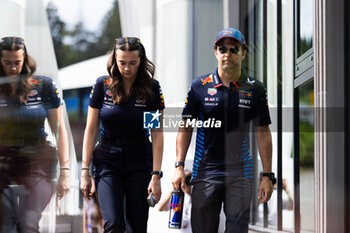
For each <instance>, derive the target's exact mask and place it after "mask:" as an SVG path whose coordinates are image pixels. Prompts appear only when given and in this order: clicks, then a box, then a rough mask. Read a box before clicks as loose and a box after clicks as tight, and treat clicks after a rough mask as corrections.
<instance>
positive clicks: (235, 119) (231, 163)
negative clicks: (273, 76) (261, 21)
mask: <svg viewBox="0 0 350 233" xmlns="http://www.w3.org/2000/svg"><path fill="white" fill-rule="evenodd" d="M214 53H215V56H216V59H217V60H218V67H217V69H216V70H215V71H213V72H212V73H209V74H206V75H204V76H201V77H199V78H197V79H195V80H194V81H193V83H192V85H191V89H190V91H189V92H188V96H187V100H186V105H185V107H184V109H183V113H182V116H183V121H184V124H183V125H184V127H180V128H179V132H178V135H177V140H176V163H175V167H176V171H175V175H174V178H173V187H174V189H179V188H180V186H181V187H183V186H184V185H185V180H184V179H185V176H184V161H185V157H186V153H187V150H188V147H189V145H190V141H191V136H192V131H193V127H192V124H187V123H188V121H191V122H193V119H195V120H197V121H203V122H205V121H208V120H214V119H215V121H220V122H221V124H220V127H217V128H215V127H197V138H196V150H195V157H194V162H193V176H192V184H193V190H192V211H191V223H192V230H193V232H194V233H206V232H208V233H215V232H217V231H218V225H219V215H220V211H221V207H222V204H223V208H224V213H225V216H226V224H225V226H226V229H225V232H230V233H231V232H239V233H242V232H248V223H249V213H250V201H251V198H252V182H253V179H252V178H253V177H254V169H253V160H252V156H251V154H250V151H249V127H250V124H251V122H253V123H254V127H255V130H256V132H257V140H258V148H259V152H260V157H261V161H262V165H263V172H264V178H263V179H262V181H261V184H260V187H259V194H258V199H259V201H260V202H261V203H262V202H267V201H268V200H269V199H270V197H271V193H272V190H273V188H272V181H273V180H274V174H273V173H271V157H272V142H271V132H270V129H269V126H268V125H269V124H270V123H271V120H270V116H269V110H268V104H267V100H266V93H265V87H264V86H263V84H262V83H261V82H259V81H258V80H255V79H254V78H251V77H249V76H247V75H246V74H245V73H244V72H243V70H242V61H243V60H244V58H245V56H246V54H247V49H246V43H245V39H244V36H243V35H242V33H241V32H240V31H239V30H237V29H234V28H228V29H225V30H223V31H221V32H219V33H218V34H217V36H216V41H215V43H214ZM198 125H199V124H197V126H198ZM203 125H204V124H203ZM210 126H213V125H212V124H211V125H210ZM215 126H217V124H216V125H215Z"/></svg>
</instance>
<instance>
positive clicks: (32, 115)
mask: <svg viewBox="0 0 350 233" xmlns="http://www.w3.org/2000/svg"><path fill="white" fill-rule="evenodd" d="M30 84H31V86H32V87H33V88H32V89H31V90H30V92H29V93H28V97H27V101H26V103H21V102H20V101H19V100H18V98H8V97H5V96H0V144H1V145H18V146H29V145H30V146H35V145H36V144H40V143H41V142H42V140H44V139H45V138H46V136H47V134H46V133H45V131H44V121H45V118H46V117H47V115H48V114H47V110H49V109H53V108H58V107H59V106H60V105H61V97H60V95H59V91H58V89H57V87H56V84H55V82H54V81H52V80H51V79H50V78H47V77H45V76H34V77H33V78H32V79H31V83H30Z"/></svg>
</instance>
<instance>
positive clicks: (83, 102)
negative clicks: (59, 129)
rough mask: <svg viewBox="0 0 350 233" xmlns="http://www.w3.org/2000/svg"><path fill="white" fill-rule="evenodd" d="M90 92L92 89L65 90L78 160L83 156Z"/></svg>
mask: <svg viewBox="0 0 350 233" xmlns="http://www.w3.org/2000/svg"><path fill="white" fill-rule="evenodd" d="M90 92H91V87H87V88H80V89H72V90H65V91H64V92H63V95H64V99H65V102H66V107H67V113H68V118H69V124H70V127H71V130H72V136H73V141H74V148H75V152H76V156H77V158H78V159H81V155H82V147H83V136H84V129H85V123H86V116H87V109H88V103H89V96H90Z"/></svg>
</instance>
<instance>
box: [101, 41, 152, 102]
mask: <svg viewBox="0 0 350 233" xmlns="http://www.w3.org/2000/svg"><path fill="white" fill-rule="evenodd" d="M118 49H119V50H122V51H138V52H139V57H140V65H139V69H138V71H137V75H136V80H135V82H134V84H133V86H132V87H131V90H130V94H135V95H136V97H137V98H139V99H142V104H145V103H146V101H149V100H151V99H152V98H153V92H152V86H153V76H154V70H155V67H154V64H153V63H152V62H151V61H150V60H148V59H147V57H146V51H145V48H144V46H143V45H142V43H141V42H140V40H139V39H138V38H136V37H125V38H119V39H116V44H115V45H114V47H113V51H112V52H111V56H110V58H109V60H108V63H107V70H108V73H109V76H110V77H111V79H112V81H111V82H110V84H109V89H110V90H111V93H112V97H113V102H114V103H115V104H121V103H125V102H127V101H128V98H129V96H128V95H127V94H126V93H125V91H124V88H123V79H122V75H121V73H120V71H119V69H118V66H117V63H116V52H117V50H118Z"/></svg>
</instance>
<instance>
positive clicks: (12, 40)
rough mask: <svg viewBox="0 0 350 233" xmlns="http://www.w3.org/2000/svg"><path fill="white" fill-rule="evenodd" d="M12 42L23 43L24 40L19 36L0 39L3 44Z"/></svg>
mask: <svg viewBox="0 0 350 233" xmlns="http://www.w3.org/2000/svg"><path fill="white" fill-rule="evenodd" d="M13 42H14V43H15V44H17V45H22V44H24V40H23V38H21V37H3V38H1V40H0V43H4V44H12V43H13Z"/></svg>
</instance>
